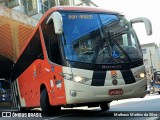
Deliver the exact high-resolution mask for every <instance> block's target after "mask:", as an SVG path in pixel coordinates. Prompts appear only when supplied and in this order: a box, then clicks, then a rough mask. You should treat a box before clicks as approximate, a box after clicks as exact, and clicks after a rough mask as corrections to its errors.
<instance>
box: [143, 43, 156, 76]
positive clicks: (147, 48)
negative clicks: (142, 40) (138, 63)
mask: <svg viewBox="0 0 160 120" xmlns="http://www.w3.org/2000/svg"><path fill="white" fill-rule="evenodd" d="M142 52H143V60H144V65H145V67H146V70H147V71H148V73H149V74H150V75H151V74H152V73H153V71H155V70H157V69H158V59H157V47H156V44H155V43H150V44H145V45H142Z"/></svg>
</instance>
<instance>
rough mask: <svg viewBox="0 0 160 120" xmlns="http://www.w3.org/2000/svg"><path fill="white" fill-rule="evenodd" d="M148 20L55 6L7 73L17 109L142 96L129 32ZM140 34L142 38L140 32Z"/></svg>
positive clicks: (139, 63)
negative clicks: (127, 18)
mask: <svg viewBox="0 0 160 120" xmlns="http://www.w3.org/2000/svg"><path fill="white" fill-rule="evenodd" d="M138 22H143V23H144V25H145V28H146V31H147V34H148V35H151V34H152V29H151V23H150V21H149V20H148V19H147V18H136V19H133V20H131V21H127V20H126V19H125V16H124V15H121V14H120V13H118V12H114V11H108V10H104V9H99V8H92V7H54V8H51V9H50V10H48V11H47V12H46V14H45V15H44V16H43V17H42V19H41V20H40V22H39V24H38V25H37V27H36V29H35V30H34V32H33V34H32V35H31V37H30V38H29V39H28V43H27V44H26V46H25V47H24V49H23V51H22V52H21V54H20V56H19V58H18V60H17V61H16V62H15V64H14V66H13V68H12V74H11V81H12V91H13V94H12V98H13V103H14V106H15V107H17V108H18V109H19V110H23V109H26V108H34V107H41V108H42V111H44V112H46V113H47V112H53V113H54V112H58V111H60V110H61V107H75V106H83V105H85V106H89V107H95V106H100V108H101V109H102V110H109V103H110V102H111V101H113V100H120V99H128V98H138V97H144V96H145V95H146V87H147V82H146V76H145V67H144V65H143V56H142V51H141V47H140V44H139V41H138V38H137V36H136V33H135V31H134V30H133V28H132V24H133V23H138ZM142 34H143V33H142Z"/></svg>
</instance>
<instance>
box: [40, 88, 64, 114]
mask: <svg viewBox="0 0 160 120" xmlns="http://www.w3.org/2000/svg"><path fill="white" fill-rule="evenodd" d="M40 106H41V109H42V112H43V113H45V114H47V115H52V114H57V113H59V112H60V110H61V106H51V105H50V103H49V98H48V93H47V90H46V88H45V89H43V90H42V92H41V96H40Z"/></svg>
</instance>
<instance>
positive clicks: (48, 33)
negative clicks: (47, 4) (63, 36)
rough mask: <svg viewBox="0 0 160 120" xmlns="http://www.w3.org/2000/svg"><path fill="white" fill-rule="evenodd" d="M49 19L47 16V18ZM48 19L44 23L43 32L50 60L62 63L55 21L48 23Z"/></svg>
mask: <svg viewBox="0 0 160 120" xmlns="http://www.w3.org/2000/svg"><path fill="white" fill-rule="evenodd" d="M46 20H47V18H46ZM46 20H44V22H43V23H42V25H41V27H42V32H43V37H44V41H45V46H46V49H47V54H48V58H49V59H50V61H52V62H54V63H56V64H60V65H62V61H61V54H60V49H59V43H58V40H59V39H58V36H57V35H56V34H55V33H54V25H53V23H51V24H49V25H47V24H46Z"/></svg>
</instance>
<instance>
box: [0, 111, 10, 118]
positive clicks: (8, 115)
mask: <svg viewBox="0 0 160 120" xmlns="http://www.w3.org/2000/svg"><path fill="white" fill-rule="evenodd" d="M2 117H12V114H11V112H2Z"/></svg>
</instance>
